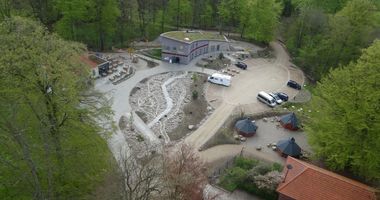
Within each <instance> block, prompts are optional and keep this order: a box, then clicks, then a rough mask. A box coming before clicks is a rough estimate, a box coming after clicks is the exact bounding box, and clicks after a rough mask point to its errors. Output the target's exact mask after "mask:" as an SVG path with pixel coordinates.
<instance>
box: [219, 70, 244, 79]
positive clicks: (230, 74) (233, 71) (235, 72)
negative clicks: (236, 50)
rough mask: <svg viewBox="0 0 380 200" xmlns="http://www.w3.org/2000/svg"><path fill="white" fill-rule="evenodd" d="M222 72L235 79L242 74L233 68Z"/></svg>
mask: <svg viewBox="0 0 380 200" xmlns="http://www.w3.org/2000/svg"><path fill="white" fill-rule="evenodd" d="M220 72H221V73H223V74H226V75H229V76H231V77H234V76H236V75H238V74H240V71H239V70H238V69H233V68H227V69H223V70H221V71H220Z"/></svg>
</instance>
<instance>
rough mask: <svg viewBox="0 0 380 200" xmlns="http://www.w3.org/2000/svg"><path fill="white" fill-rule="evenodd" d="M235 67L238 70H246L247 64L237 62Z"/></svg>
mask: <svg viewBox="0 0 380 200" xmlns="http://www.w3.org/2000/svg"><path fill="white" fill-rule="evenodd" d="M235 65H236V67H239V68H240V69H244V70H246V69H247V64H245V63H243V62H240V61H239V62H237V63H236V64H235Z"/></svg>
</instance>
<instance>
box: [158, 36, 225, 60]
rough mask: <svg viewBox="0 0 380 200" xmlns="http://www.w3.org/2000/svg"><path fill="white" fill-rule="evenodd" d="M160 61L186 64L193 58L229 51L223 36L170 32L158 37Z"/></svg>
mask: <svg viewBox="0 0 380 200" xmlns="http://www.w3.org/2000/svg"><path fill="white" fill-rule="evenodd" d="M160 43H161V47H162V54H161V57H162V60H164V61H168V62H170V63H181V64H188V63H190V62H191V61H192V60H193V59H194V58H196V57H198V56H200V55H203V54H207V53H213V52H215V53H218V52H221V51H227V50H229V43H228V40H227V38H226V37H225V36H224V35H220V34H217V33H210V32H203V31H170V32H166V33H162V34H161V35H160Z"/></svg>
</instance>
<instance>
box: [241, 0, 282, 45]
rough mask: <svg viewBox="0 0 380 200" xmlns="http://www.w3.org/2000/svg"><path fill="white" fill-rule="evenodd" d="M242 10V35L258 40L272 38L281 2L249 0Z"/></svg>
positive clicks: (264, 40)
mask: <svg viewBox="0 0 380 200" xmlns="http://www.w3.org/2000/svg"><path fill="white" fill-rule="evenodd" d="M242 12H243V14H241V15H240V16H241V27H242V29H243V30H242V35H245V36H246V37H247V38H250V39H254V40H257V41H260V42H270V41H272V40H273V38H274V33H275V30H276V28H277V25H278V21H279V17H280V13H281V4H279V3H278V2H277V1H276V0H249V1H248V2H247V4H246V5H244V7H243V11H242ZM245 29H246V30H245Z"/></svg>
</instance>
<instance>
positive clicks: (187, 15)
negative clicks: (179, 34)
mask: <svg viewBox="0 0 380 200" xmlns="http://www.w3.org/2000/svg"><path fill="white" fill-rule="evenodd" d="M178 3H179V4H178ZM167 9H168V17H167V20H168V21H169V24H171V25H173V26H176V25H177V20H178V23H179V25H181V26H185V27H188V26H191V22H192V20H193V19H192V17H193V15H192V12H193V10H192V9H193V8H192V6H191V3H190V1H189V0H169V2H168V8H167Z"/></svg>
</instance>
